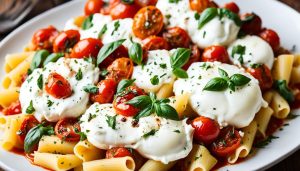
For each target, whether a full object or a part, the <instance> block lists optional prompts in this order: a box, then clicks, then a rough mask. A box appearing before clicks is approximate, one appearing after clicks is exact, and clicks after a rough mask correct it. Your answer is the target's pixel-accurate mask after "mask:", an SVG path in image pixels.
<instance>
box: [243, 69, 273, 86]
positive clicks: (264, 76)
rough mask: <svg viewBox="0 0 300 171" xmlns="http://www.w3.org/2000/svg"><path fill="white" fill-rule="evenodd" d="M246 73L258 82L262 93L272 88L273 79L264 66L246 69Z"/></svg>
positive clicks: (269, 71)
mask: <svg viewBox="0 0 300 171" xmlns="http://www.w3.org/2000/svg"><path fill="white" fill-rule="evenodd" d="M247 72H248V73H250V74H251V75H252V76H253V77H254V78H256V79H257V80H258V82H259V86H260V89H261V90H262V91H266V90H269V89H271V88H272V85H273V78H272V74H271V70H270V69H269V68H268V67H267V66H266V65H265V64H263V65H261V66H259V67H257V68H251V67H250V68H247Z"/></svg>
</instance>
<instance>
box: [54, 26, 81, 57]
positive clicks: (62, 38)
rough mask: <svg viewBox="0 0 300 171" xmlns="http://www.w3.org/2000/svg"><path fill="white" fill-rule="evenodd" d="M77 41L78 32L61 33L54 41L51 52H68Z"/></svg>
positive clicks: (78, 37) (78, 38)
mask: <svg viewBox="0 0 300 171" xmlns="http://www.w3.org/2000/svg"><path fill="white" fill-rule="evenodd" d="M79 40H80V34H79V31H77V30H67V31H63V32H61V33H60V34H59V35H58V36H57V37H56V38H55V39H54V42H53V52H56V53H57V52H68V51H69V49H70V48H72V47H73V46H74V45H75V44H76V43H77V42H78V41H79Z"/></svg>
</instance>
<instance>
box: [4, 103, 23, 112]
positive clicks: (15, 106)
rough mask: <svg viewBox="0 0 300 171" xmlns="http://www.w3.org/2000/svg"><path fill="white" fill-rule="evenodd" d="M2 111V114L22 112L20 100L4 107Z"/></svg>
mask: <svg viewBox="0 0 300 171" xmlns="http://www.w3.org/2000/svg"><path fill="white" fill-rule="evenodd" d="M2 113H3V114H4V115H15V114H20V113H22V107H21V103H20V101H19V100H18V101H16V102H13V103H11V104H10V105H9V106H8V107H7V108H4V109H3V111H2Z"/></svg>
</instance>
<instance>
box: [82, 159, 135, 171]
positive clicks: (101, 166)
mask: <svg viewBox="0 0 300 171" xmlns="http://www.w3.org/2000/svg"><path fill="white" fill-rule="evenodd" d="M134 169H135V163H134V160H133V159H132V158H131V157H121V158H111V159H100V160H94V161H89V162H84V163H83V170H84V171H98V170H115V171H134Z"/></svg>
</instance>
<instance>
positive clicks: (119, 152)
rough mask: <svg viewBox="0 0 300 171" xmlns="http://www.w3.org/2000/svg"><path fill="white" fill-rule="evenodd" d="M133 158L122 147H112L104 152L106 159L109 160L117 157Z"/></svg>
mask: <svg viewBox="0 0 300 171" xmlns="http://www.w3.org/2000/svg"><path fill="white" fill-rule="evenodd" d="M126 156H129V157H133V156H132V154H131V152H130V151H129V150H128V149H127V148H124V147H113V148H111V149H109V150H107V151H106V157H105V158H107V159H110V158H118V157H126Z"/></svg>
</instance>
